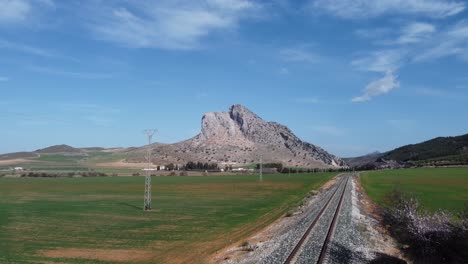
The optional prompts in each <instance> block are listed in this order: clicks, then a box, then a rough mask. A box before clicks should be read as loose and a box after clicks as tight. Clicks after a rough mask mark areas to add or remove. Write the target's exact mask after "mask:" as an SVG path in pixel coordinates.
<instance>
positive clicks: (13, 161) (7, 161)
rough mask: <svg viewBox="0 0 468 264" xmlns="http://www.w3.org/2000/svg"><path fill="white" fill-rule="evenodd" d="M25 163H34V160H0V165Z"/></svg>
mask: <svg viewBox="0 0 468 264" xmlns="http://www.w3.org/2000/svg"><path fill="white" fill-rule="evenodd" d="M25 162H36V161H35V160H30V159H10V160H0V165H16V164H21V163H25Z"/></svg>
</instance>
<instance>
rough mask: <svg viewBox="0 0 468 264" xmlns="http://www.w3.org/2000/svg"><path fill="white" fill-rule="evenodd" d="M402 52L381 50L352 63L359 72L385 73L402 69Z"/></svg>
mask: <svg viewBox="0 0 468 264" xmlns="http://www.w3.org/2000/svg"><path fill="white" fill-rule="evenodd" d="M402 53H403V51H402V50H380V51H374V52H371V53H370V54H368V55H366V56H364V57H361V58H357V59H355V60H353V61H351V65H352V66H354V67H356V68H357V69H359V70H363V71H371V72H380V73H385V72H388V71H395V70H396V69H398V68H399V67H400V64H401V63H402V58H403V54H402Z"/></svg>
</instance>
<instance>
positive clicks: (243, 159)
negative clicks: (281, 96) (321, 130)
mask: <svg viewBox="0 0 468 264" xmlns="http://www.w3.org/2000/svg"><path fill="white" fill-rule="evenodd" d="M153 156H154V159H155V163H162V164H167V163H169V162H173V163H176V164H183V163H185V162H187V161H194V162H198V161H200V162H216V163H218V164H219V165H220V166H223V165H241V166H242V165H243V164H245V165H248V164H252V163H258V162H259V161H260V157H262V160H263V161H264V162H281V163H283V164H284V165H285V166H298V167H315V168H317V167H340V166H345V163H344V161H343V160H341V159H340V158H337V157H335V156H333V155H331V154H330V153H328V152H326V151H325V150H323V149H322V148H320V147H318V146H315V145H313V144H310V143H307V142H304V141H302V140H301V139H299V138H298V137H297V136H296V135H294V133H293V132H292V131H291V130H289V128H287V127H286V126H284V125H281V124H278V123H275V122H267V121H265V120H263V119H262V118H260V117H259V116H257V115H256V114H255V113H253V112H252V111H250V110H249V109H247V108H246V107H244V106H242V105H238V104H237V105H233V106H231V108H230V109H229V112H210V113H206V114H205V115H204V116H203V118H202V121H201V132H200V134H198V135H196V136H195V137H193V138H191V139H189V140H186V141H183V142H179V143H175V144H169V145H158V146H155V147H154V151H153Z"/></svg>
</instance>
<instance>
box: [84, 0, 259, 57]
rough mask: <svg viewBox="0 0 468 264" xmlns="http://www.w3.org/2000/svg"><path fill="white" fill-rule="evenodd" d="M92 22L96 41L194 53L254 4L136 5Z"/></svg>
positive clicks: (212, 0)
mask: <svg viewBox="0 0 468 264" xmlns="http://www.w3.org/2000/svg"><path fill="white" fill-rule="evenodd" d="M125 4H126V5H125V6H124V5H110V6H107V7H105V8H102V9H100V10H99V11H98V14H96V16H95V17H93V18H92V22H91V28H92V30H93V31H94V33H95V36H96V38H98V39H103V40H107V41H112V42H115V43H119V44H121V45H124V46H127V47H133V48H161V49H182V50H183V49H194V48H198V47H200V41H201V39H203V38H204V37H207V36H208V35H210V34H211V33H213V32H216V31H224V30H230V29H233V28H235V27H236V26H237V25H238V23H239V21H240V20H241V19H242V18H244V17H247V16H248V15H249V13H250V12H251V11H253V10H256V9H258V8H259V6H258V4H256V3H254V2H252V1H249V0H239V1H236V0H207V1H203V2H198V1H188V0H186V1H177V2H173V1H158V2H153V1H138V2H131V3H130V2H127V3H125Z"/></svg>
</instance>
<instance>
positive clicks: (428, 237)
mask: <svg viewBox="0 0 468 264" xmlns="http://www.w3.org/2000/svg"><path fill="white" fill-rule="evenodd" d="M387 199H388V201H389V207H388V208H387V209H386V210H385V212H384V221H385V222H386V224H387V225H389V226H390V227H391V230H390V231H391V232H392V233H393V235H394V236H395V237H396V239H397V240H399V242H400V243H402V244H407V245H409V246H410V247H409V249H408V253H410V255H413V256H414V257H415V258H416V259H418V260H423V261H424V262H425V263H459V262H460V261H462V260H464V259H465V260H466V259H468V254H467V251H466V249H467V248H468V225H467V217H466V215H467V214H466V213H465V212H463V213H461V214H460V216H459V217H460V219H458V220H454V219H456V218H455V217H453V216H452V215H451V214H450V213H448V212H445V211H438V212H436V213H433V214H431V213H428V212H425V211H424V210H423V209H422V208H421V206H420V204H419V201H418V199H416V197H415V196H413V195H411V194H408V193H404V192H402V191H401V190H400V189H398V188H395V189H394V190H393V191H392V192H391V193H390V194H389V195H388V197H387Z"/></svg>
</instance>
